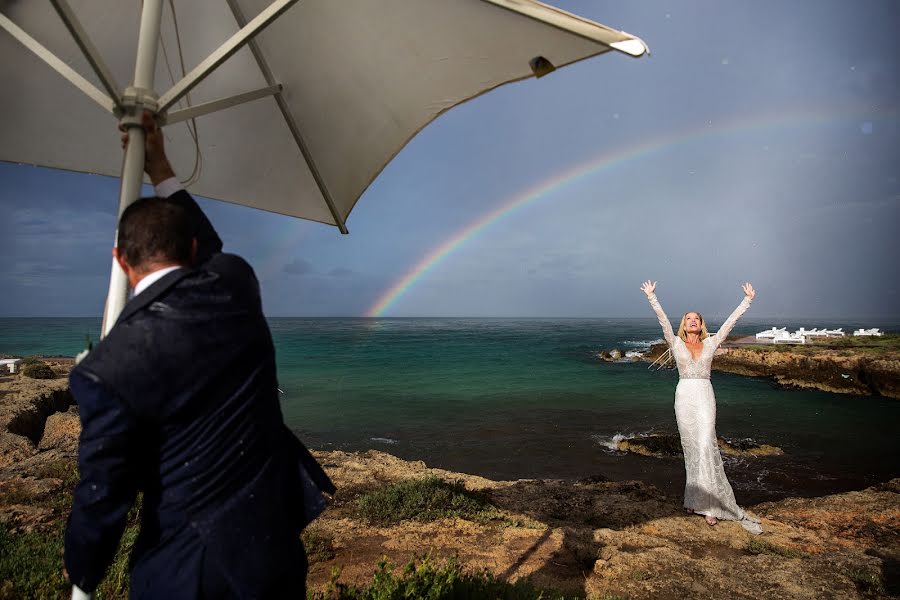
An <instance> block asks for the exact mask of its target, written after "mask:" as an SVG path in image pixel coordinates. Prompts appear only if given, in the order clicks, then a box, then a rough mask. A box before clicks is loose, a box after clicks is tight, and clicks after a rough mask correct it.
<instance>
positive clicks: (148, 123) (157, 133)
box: [122, 111, 222, 264]
mask: <svg viewBox="0 0 900 600" xmlns="http://www.w3.org/2000/svg"><path fill="white" fill-rule="evenodd" d="M141 126H142V127H143V128H144V155H145V158H144V170H145V171H146V172H147V175H148V176H149V177H150V181H151V182H152V183H153V186H154V187H155V188H156V195H157V196H159V197H160V198H168V199H170V200H173V201H175V202H177V203H178V204H180V205H181V206H183V207H184V208H185V209H186V210H187V211H188V214H190V215H191V220H192V221H193V222H194V237H195V238H196V239H197V264H203V263H205V262H206V261H207V260H209V259H210V258H211V257H212V256H213V255H214V254H218V253H219V252H221V251H222V240H221V238H219V234H217V233H216V230H215V229H214V228H213V226H212V223H210V222H209V219H207V218H206V215H205V214H204V213H203V210H202V209H201V208H200V205H198V204H197V202H196V201H194V199H193V198H192V197H191V195H190V194H189V193H188V192H187V191H186V190H185V189H184V187H183V186H182V185H181V182H179V181H178V178H177V177H175V171H174V170H173V169H172V165H171V164H170V163H169V159H168V157H167V156H166V148H165V142H164V138H163V133H162V129H160V128H159V126H158V125H157V124H156V121H155V120H154V118H153V115H152V114H150V113H149V112H147V111H145V112H144V114H143V115H142V117H141ZM126 144H128V133H127V131H124V133H123V135H122V146H123V147H124V146H125V145H126Z"/></svg>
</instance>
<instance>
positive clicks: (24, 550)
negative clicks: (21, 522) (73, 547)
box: [0, 524, 68, 598]
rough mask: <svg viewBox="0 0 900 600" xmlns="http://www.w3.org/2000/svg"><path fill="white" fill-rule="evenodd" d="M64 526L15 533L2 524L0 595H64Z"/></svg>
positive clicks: (39, 596) (14, 596)
mask: <svg viewBox="0 0 900 600" xmlns="http://www.w3.org/2000/svg"><path fill="white" fill-rule="evenodd" d="M62 551H63V525H62V524H58V525H57V526H56V527H54V528H53V529H52V530H50V531H45V532H33V533H19V534H13V533H12V532H10V531H9V529H7V527H6V525H4V524H0V595H2V596H3V597H4V598H61V597H64V595H65V592H66V590H67V589H68V585H67V584H66V581H65V579H64V578H63V561H62Z"/></svg>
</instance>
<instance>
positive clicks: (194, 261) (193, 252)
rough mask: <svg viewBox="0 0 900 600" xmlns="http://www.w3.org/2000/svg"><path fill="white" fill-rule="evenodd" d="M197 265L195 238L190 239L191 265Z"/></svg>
mask: <svg viewBox="0 0 900 600" xmlns="http://www.w3.org/2000/svg"><path fill="white" fill-rule="evenodd" d="M196 265H197V238H192V239H191V266H196Z"/></svg>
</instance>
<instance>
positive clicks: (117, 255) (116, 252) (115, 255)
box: [112, 246, 131, 275]
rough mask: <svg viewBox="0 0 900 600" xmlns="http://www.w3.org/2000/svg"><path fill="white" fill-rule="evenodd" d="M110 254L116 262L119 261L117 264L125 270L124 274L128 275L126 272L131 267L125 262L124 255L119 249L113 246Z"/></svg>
mask: <svg viewBox="0 0 900 600" xmlns="http://www.w3.org/2000/svg"><path fill="white" fill-rule="evenodd" d="M112 255H113V258H114V259H116V262H117V263H119V266H120V267H122V270H123V271H125V275H128V272H129V271H131V267H130V266H129V265H128V263H127V262H125V257H124V256H122V255H121V254H120V253H119V249H118V248H117V247H116V246H113V249H112Z"/></svg>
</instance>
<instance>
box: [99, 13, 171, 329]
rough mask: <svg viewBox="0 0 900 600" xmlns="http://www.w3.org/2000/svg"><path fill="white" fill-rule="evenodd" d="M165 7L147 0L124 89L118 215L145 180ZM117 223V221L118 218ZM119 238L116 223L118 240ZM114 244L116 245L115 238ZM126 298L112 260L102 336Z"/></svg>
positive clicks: (124, 280)
mask: <svg viewBox="0 0 900 600" xmlns="http://www.w3.org/2000/svg"><path fill="white" fill-rule="evenodd" d="M162 9H163V0H144V7H143V10H142V12H141V29H140V33H139V34H138V47H137V58H136V59H135V67H134V84H133V85H132V87H129V88H127V89H126V90H125V93H124V98H123V100H122V104H123V106H124V107H125V114H124V115H123V116H122V119H121V123H122V125H124V126H125V127H127V128H128V139H129V143H128V148H126V150H125V158H124V160H123V161H122V183H121V186H120V188H119V213H118V216H119V217H121V216H122V212H123V211H124V210H125V209H126V208H127V207H128V206H130V205H131V204H133V203H134V201H135V200H137V199H138V196H140V193H141V184H142V183H143V179H144V130H143V129H142V128H141V114H142V113H143V111H144V110H145V109H146V110H150V111H152V112H154V113H155V112H156V109H157V95H156V93H155V92H154V91H153V78H154V74H155V72H156V54H157V49H158V45H159V27H160V21H161V20H162ZM116 222H117V223H118V219H117V220H116ZM118 237H119V232H118V226H117V227H116V239H118ZM113 244H115V240H114V241H113ZM127 300H128V279H127V278H126V277H125V273H124V271H122V268H121V267H119V265H118V264H117V263H116V261H115V259H113V261H112V269H111V271H110V276H109V293H108V294H107V296H106V308H105V310H104V311H103V327H102V334H101V335H102V337H106V334H108V333H109V330H110V329H112V328H113V325H115V323H116V319H118V318H119V314H120V313H121V312H122V309H123V308H125V303H126V302H127Z"/></svg>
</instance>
